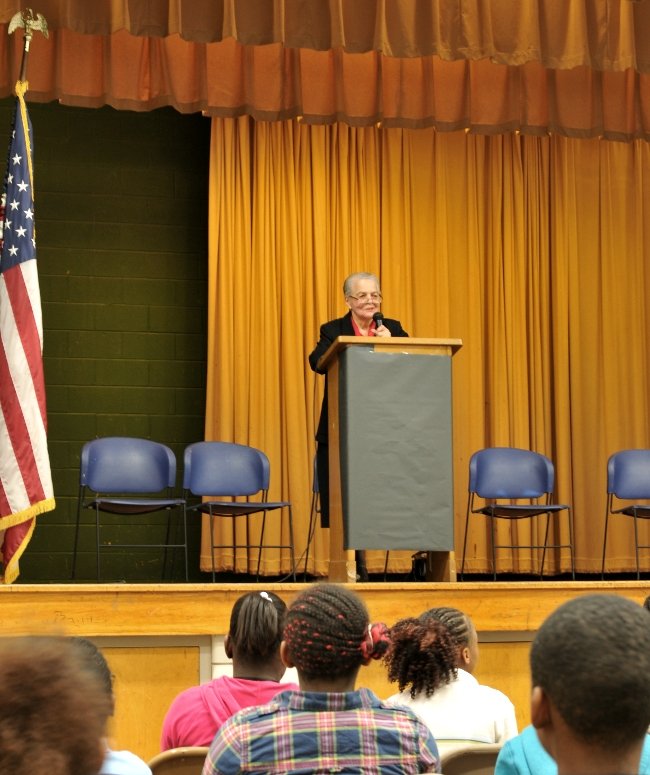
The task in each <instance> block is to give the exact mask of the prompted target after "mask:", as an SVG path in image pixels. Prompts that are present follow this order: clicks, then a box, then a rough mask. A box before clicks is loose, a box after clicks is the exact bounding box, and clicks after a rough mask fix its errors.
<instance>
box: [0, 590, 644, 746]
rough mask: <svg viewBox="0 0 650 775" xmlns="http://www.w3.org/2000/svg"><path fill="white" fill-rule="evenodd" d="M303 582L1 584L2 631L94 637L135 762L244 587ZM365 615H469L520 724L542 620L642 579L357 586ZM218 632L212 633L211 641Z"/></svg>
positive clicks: (285, 594) (209, 655) (364, 677)
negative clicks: (574, 601)
mask: <svg viewBox="0 0 650 775" xmlns="http://www.w3.org/2000/svg"><path fill="white" fill-rule="evenodd" d="M304 586H305V585H304V584H268V585H264V584H232V585H224V584H214V585H213V584H174V585H169V584H168V585H165V584H153V585H149V584H146V585H145V584H137V585H127V584H83V585H82V584H66V585H20V584H18V585H14V586H7V587H2V588H0V599H1V601H2V629H3V633H4V634H5V635H22V634H36V633H38V634H45V633H49V634H64V635H79V636H85V637H89V638H93V639H94V640H96V642H97V643H98V645H100V646H101V647H102V648H103V649H104V651H105V654H106V656H107V659H108V660H109V662H110V665H111V668H112V670H113V673H114V674H115V676H116V695H117V697H116V717H115V720H114V725H113V736H114V744H115V747H116V748H127V749H130V750H133V751H134V752H136V753H138V754H139V755H140V756H142V757H143V758H144V759H148V758H150V757H151V756H153V755H154V754H155V753H157V751H158V750H159V747H158V745H159V737H160V727H161V723H162V719H163V717H164V714H165V712H166V710H167V708H168V706H169V703H170V702H171V700H172V699H173V698H174V697H175V696H176V694H178V692H179V691H181V689H183V688H185V687H186V686H189V685H193V684H195V683H198V682H199V681H200V680H207V679H208V678H209V677H210V674H211V671H212V668H211V663H214V662H215V661H216V662H217V663H218V662H219V661H220V658H219V657H218V656H217V657H216V659H215V657H214V655H215V654H216V655H218V654H219V645H220V643H221V640H222V636H223V635H224V634H225V633H226V632H227V630H228V623H229V620H230V611H231V608H232V605H233V603H234V601H235V600H236V599H237V598H238V597H239V596H240V595H242V594H244V593H245V592H248V591H250V590H260V591H261V590H263V589H267V590H272V591H274V592H276V593H277V594H279V595H280V596H281V597H282V598H283V599H284V600H285V601H286V602H287V603H290V602H291V600H293V598H294V597H295V596H296V594H298V593H299V592H300V591H301V590H302V589H304ZM353 586H354V588H355V590H356V591H357V592H358V593H359V594H360V595H361V596H362V597H363V599H364V600H365V602H366V605H367V606H368V609H369V612H370V616H371V619H373V620H374V621H383V622H386V624H388V625H391V624H393V623H394V622H395V621H396V620H397V619H399V618H402V617H404V616H417V615H418V614H420V613H421V612H422V611H424V610H426V609H427V608H431V607H433V606H440V605H448V606H453V607H455V608H459V609H461V610H462V611H465V612H466V613H468V614H469V615H470V616H471V617H472V619H473V621H474V623H475V625H476V628H477V630H478V632H479V641H480V644H481V649H480V651H481V658H480V660H479V665H478V668H477V671H476V675H477V677H478V678H479V680H480V681H481V682H482V683H486V684H489V685H491V686H494V687H496V688H499V689H501V690H502V691H504V692H505V693H506V694H507V695H508V696H509V697H510V699H511V700H512V701H513V702H514V703H515V706H516V708H517V716H518V720H519V724H520V728H521V727H522V726H524V725H525V724H527V723H528V721H529V709H528V701H529V694H530V679H529V673H528V650H529V645H530V641H531V639H532V637H533V635H534V633H535V631H536V630H537V628H538V627H539V624H540V623H541V622H542V621H543V620H544V618H545V617H546V616H547V615H548V614H549V613H550V612H551V611H553V610H554V609H555V608H557V606H558V605H560V604H561V603H563V602H565V601H566V600H568V599H570V598H572V597H575V596H576V595H583V594H590V593H595V592H608V593H614V594H621V595H625V596H626V597H629V598H631V599H633V600H636V601H637V602H639V603H642V602H643V600H644V599H645V597H646V596H647V595H649V594H650V582H645V581H644V582H631V581H629V582H628V581H626V582H603V583H599V582H598V583H597V582H533V583H522V582H505V583H504V582H491V583H474V582H470V583H427V584H418V583H406V584H388V583H387V584H377V583H372V584H356V585H353ZM220 636H221V637H220ZM359 684H360V685H361V684H362V685H365V686H369V687H370V688H372V689H374V690H375V691H376V692H377V694H378V695H379V696H380V697H386V696H388V695H389V694H390V693H392V692H394V691H395V690H396V689H395V687H394V686H391V685H390V684H388V682H387V681H386V679H385V677H384V672H383V668H382V665H381V664H377V663H373V664H372V665H370V666H369V667H368V668H362V671H361V673H360V675H359Z"/></svg>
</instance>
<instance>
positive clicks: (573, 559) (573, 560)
mask: <svg viewBox="0 0 650 775" xmlns="http://www.w3.org/2000/svg"><path fill="white" fill-rule="evenodd" d="M567 517H568V518H569V551H570V552H571V580H572V581H575V580H576V557H575V551H574V544H573V511H572V510H571V508H569V509H567Z"/></svg>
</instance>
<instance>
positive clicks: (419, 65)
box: [0, 0, 650, 140]
mask: <svg viewBox="0 0 650 775" xmlns="http://www.w3.org/2000/svg"><path fill="white" fill-rule="evenodd" d="M37 3H38V5H36V4H37ZM26 4H27V3H22V5H26ZM34 6H36V7H34ZM30 7H34V11H35V12H39V13H43V14H44V15H45V16H46V18H47V21H48V24H49V26H50V37H49V38H48V39H45V38H44V37H43V36H42V35H41V34H40V33H35V35H34V39H33V41H32V48H31V53H30V61H29V67H28V79H29V83H30V91H29V94H28V98H29V99H33V100H39V101H49V100H55V99H56V100H60V101H61V102H63V103H65V104H69V105H77V106H83V107H98V106H100V105H105V104H108V105H111V106H113V107H115V108H118V109H130V110H150V109H153V108H157V107H161V106H164V105H171V106H172V107H174V108H176V109H177V110H179V111H181V112H196V111H203V112H205V113H206V114H207V115H212V116H221V117H227V116H240V115H251V116H253V117H254V118H255V119H257V120H269V121H273V120H280V119H286V118H291V117H298V116H302V117H303V119H304V120H305V121H306V122H308V123H314V124H318V123H332V122H335V121H342V122H345V123H348V124H350V125H353V126H370V125H372V124H376V123H378V122H381V124H382V125H383V126H401V127H410V128H419V127H435V128H436V129H438V130H440V131H447V130H457V129H461V128H465V129H469V130H471V131H473V132H477V133H500V132H506V131H513V130H520V131H522V132H524V133H530V134H543V133H546V132H557V133H561V134H565V135H568V136H576V137H593V136H603V137H607V138H610V139H617V140H629V139H632V138H645V139H647V138H648V136H649V135H650V86H649V81H648V79H649V78H650V0H641V2H638V1H637V2H633V1H632V0H618V1H617V0H585V1H584V2H575V1H574V0H572V1H571V2H557V0H527V2H525V3H516V2H512V0H458V1H456V2H451V1H450V0H446V1H444V2H443V0H439V1H438V2H435V1H434V0H426V2H425V0H383V1H380V0H338V1H337V2H335V1H334V0H329V1H326V0H221V2H216V0H176V1H175V2H171V1H170V0H104V2H98V1H96V2H93V3H88V2H86V0H40V2H39V0H35V2H34V3H31V2H30ZM17 10H19V4H18V3H16V2H10V1H9V0H0V62H3V64H4V66H3V67H2V68H1V71H0V95H5V96H6V95H8V94H10V93H11V91H12V89H13V86H14V83H15V80H16V78H17V74H18V69H19V66H20V57H21V51H22V34H21V33H20V32H19V31H18V32H16V33H15V34H14V35H11V36H9V35H8V34H7V27H8V22H9V20H10V19H11V17H12V15H13V14H14V13H15V12H16V11H17Z"/></svg>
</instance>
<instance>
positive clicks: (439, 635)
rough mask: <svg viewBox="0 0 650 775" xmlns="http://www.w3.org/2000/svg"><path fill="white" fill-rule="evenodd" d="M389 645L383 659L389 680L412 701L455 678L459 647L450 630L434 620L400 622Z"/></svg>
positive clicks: (401, 620)
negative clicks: (407, 693) (406, 692)
mask: <svg viewBox="0 0 650 775" xmlns="http://www.w3.org/2000/svg"><path fill="white" fill-rule="evenodd" d="M390 640H391V645H390V648H389V650H388V653H387V654H386V656H385V657H384V664H385V665H386V667H387V668H388V680H389V681H391V682H392V683H395V682H397V685H398V686H399V690H400V692H403V691H404V689H406V688H407V687H408V688H409V692H410V694H411V697H416V696H417V695H419V694H422V693H424V695H425V696H426V697H430V696H431V695H432V694H433V693H434V692H435V690H436V689H438V688H439V687H440V686H442V685H444V684H448V683H449V682H450V681H451V680H452V679H454V678H456V675H457V668H456V655H457V652H458V647H457V645H456V641H455V640H454V638H453V637H452V635H451V633H450V632H449V629H448V628H447V627H446V626H445V625H444V624H443V623H442V622H440V621H438V620H437V619H435V618H433V617H430V618H425V617H424V616H421V617H420V618H419V619H414V618H408V619H400V620H399V621H398V622H396V623H395V624H394V625H393V627H391V630H390Z"/></svg>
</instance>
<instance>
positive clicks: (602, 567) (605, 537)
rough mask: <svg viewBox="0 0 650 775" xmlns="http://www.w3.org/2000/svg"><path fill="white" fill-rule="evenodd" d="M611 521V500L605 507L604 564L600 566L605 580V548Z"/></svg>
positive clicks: (601, 574)
mask: <svg viewBox="0 0 650 775" xmlns="http://www.w3.org/2000/svg"><path fill="white" fill-rule="evenodd" d="M608 522H609V501H608V503H607V508H606V509H605V535H604V536H603V564H602V565H601V567H600V578H601V580H603V579H604V578H605V550H606V548H607V526H608Z"/></svg>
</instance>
